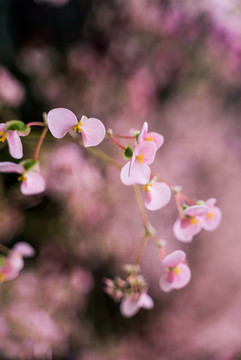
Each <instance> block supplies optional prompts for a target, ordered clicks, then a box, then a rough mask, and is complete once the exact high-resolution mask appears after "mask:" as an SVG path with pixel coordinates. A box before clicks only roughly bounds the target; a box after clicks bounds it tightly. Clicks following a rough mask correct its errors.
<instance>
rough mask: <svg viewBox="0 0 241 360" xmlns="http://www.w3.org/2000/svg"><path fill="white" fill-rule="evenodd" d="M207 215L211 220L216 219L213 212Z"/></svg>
mask: <svg viewBox="0 0 241 360" xmlns="http://www.w3.org/2000/svg"><path fill="white" fill-rule="evenodd" d="M206 215H207V217H208V218H209V219H212V218H214V213H212V212H208V213H206Z"/></svg>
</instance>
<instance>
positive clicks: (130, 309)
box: [120, 292, 154, 318]
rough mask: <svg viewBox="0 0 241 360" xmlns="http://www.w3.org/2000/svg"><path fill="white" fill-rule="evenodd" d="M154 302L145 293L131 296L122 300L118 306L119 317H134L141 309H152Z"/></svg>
mask: <svg viewBox="0 0 241 360" xmlns="http://www.w3.org/2000/svg"><path fill="white" fill-rule="evenodd" d="M153 307H154V302H153V300H152V298H151V297H150V296H149V295H148V294H147V293H146V292H142V293H141V294H133V295H130V296H128V297H127V298H123V299H122V301H121V305H120V312H121V315H123V316H124V317H127V318H129V317H132V316H134V315H135V314H136V313H137V312H138V311H139V310H140V309H141V308H144V309H152V308H153Z"/></svg>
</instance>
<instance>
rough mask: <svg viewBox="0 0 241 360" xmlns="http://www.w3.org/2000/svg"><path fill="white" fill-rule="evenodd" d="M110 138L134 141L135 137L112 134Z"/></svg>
mask: <svg viewBox="0 0 241 360" xmlns="http://www.w3.org/2000/svg"><path fill="white" fill-rule="evenodd" d="M112 136H114V137H116V138H120V139H133V140H134V139H135V138H136V137H135V136H125V135H117V134H112Z"/></svg>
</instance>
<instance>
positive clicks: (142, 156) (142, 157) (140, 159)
mask: <svg viewBox="0 0 241 360" xmlns="http://www.w3.org/2000/svg"><path fill="white" fill-rule="evenodd" d="M136 158H137V159H138V160H139V163H140V164H141V163H142V162H143V161H144V154H141V155H137V156H136Z"/></svg>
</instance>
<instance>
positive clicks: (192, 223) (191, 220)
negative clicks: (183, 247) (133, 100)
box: [189, 216, 199, 225]
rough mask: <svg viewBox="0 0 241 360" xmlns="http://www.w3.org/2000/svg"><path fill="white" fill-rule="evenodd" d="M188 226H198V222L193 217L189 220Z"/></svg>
mask: <svg viewBox="0 0 241 360" xmlns="http://www.w3.org/2000/svg"><path fill="white" fill-rule="evenodd" d="M189 221H190V224H191V225H198V224H199V221H198V220H197V219H196V218H195V216H192V217H191V218H190V219H189Z"/></svg>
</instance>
